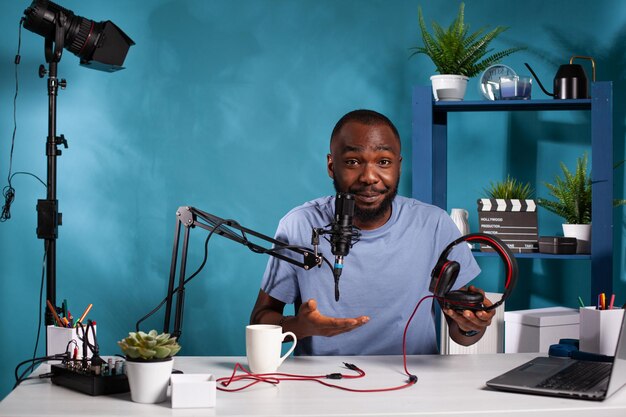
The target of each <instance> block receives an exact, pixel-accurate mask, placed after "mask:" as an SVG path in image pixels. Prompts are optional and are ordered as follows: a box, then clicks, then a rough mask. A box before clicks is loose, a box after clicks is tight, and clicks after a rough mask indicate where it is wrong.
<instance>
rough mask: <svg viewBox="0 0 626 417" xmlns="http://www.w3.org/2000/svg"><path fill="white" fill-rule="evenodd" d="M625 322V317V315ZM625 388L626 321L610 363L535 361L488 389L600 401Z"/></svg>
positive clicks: (499, 377)
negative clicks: (613, 357)
mask: <svg viewBox="0 0 626 417" xmlns="http://www.w3.org/2000/svg"><path fill="white" fill-rule="evenodd" d="M625 318H626V314H625ZM625 384H626V319H623V320H622V326H621V329H620V334H619V338H618V341H617V348H616V351H615V359H614V360H613V362H612V363H611V362H598V361H592V360H577V359H571V358H559V357H537V358H535V359H533V360H531V361H528V362H526V363H525V364H523V365H521V366H518V367H517V368H515V369H512V370H510V371H509V372H506V373H504V374H502V375H500V376H498V377H496V378H493V379H491V380H489V381H487V386H488V387H490V388H494V389H497V390H502V391H510V392H520V393H527V394H538V395H550V396H554V397H566V398H578V399H584V400H596V401H602V400H604V399H605V398H607V397H609V396H610V395H612V394H613V393H615V392H616V391H617V390H619V389H620V388H621V387H622V386H624V385H625Z"/></svg>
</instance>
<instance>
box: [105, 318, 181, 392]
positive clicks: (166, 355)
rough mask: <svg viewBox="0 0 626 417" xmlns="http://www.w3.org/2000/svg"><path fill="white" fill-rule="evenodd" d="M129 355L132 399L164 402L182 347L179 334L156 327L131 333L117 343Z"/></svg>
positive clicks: (128, 366)
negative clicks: (177, 336)
mask: <svg viewBox="0 0 626 417" xmlns="http://www.w3.org/2000/svg"><path fill="white" fill-rule="evenodd" d="M117 344H118V345H119V347H120V348H121V349H122V352H123V353H124V355H126V375H127V376H128V385H129V386H130V398H131V399H132V400H133V401H134V402H138V403H150V404H153V403H160V402H163V401H165V400H166V399H167V386H168V384H169V380H170V376H171V374H172V369H173V365H174V361H173V360H172V357H173V356H174V355H176V354H177V353H178V351H179V350H180V345H179V344H178V343H177V342H176V338H175V337H171V336H170V335H169V334H168V333H160V334H159V333H158V332H157V331H156V330H150V332H148V333H144V332H130V333H128V337H126V338H125V339H122V340H120V341H119V342H117Z"/></svg>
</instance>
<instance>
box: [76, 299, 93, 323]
mask: <svg viewBox="0 0 626 417" xmlns="http://www.w3.org/2000/svg"><path fill="white" fill-rule="evenodd" d="M91 307H93V304H89V305H88V306H87V308H86V309H85V312H84V313H83V315H82V316H80V318H79V319H78V321H77V322H76V325H78V324H80V323H82V322H83V320H85V317H87V314H88V313H89V310H91Z"/></svg>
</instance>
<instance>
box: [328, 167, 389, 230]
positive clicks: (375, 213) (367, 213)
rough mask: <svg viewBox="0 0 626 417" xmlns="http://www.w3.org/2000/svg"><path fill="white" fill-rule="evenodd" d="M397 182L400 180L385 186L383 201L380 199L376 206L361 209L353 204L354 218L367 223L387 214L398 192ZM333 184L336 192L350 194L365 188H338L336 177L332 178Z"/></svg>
mask: <svg viewBox="0 0 626 417" xmlns="http://www.w3.org/2000/svg"><path fill="white" fill-rule="evenodd" d="M399 182H400V180H399V179H398V181H397V182H396V185H395V186H394V187H393V188H387V187H385V191H384V194H385V198H384V199H383V201H381V203H380V204H379V205H378V207H372V208H365V209H363V208H360V207H359V206H358V205H356V204H355V206H354V219H355V220H357V221H358V222H359V223H369V222H373V221H376V220H380V219H382V218H383V217H385V215H386V214H387V211H388V210H390V209H391V204H392V203H393V199H394V198H396V195H397V194H398V184H399ZM333 185H334V186H335V191H337V192H338V193H341V192H348V193H350V194H358V193H359V192H362V191H364V190H365V189H366V188H356V187H353V188H349V189H348V191H343V190H339V186H338V184H337V179H336V178H333Z"/></svg>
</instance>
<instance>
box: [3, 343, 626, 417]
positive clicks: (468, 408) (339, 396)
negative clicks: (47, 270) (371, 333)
mask: <svg viewBox="0 0 626 417" xmlns="http://www.w3.org/2000/svg"><path fill="white" fill-rule="evenodd" d="M534 356H536V354H526V353H520V354H506V355H505V354H493V355H452V356H438V355H428V356H411V357H409V359H408V366H409V370H410V371H411V372H412V373H414V374H416V375H417V376H418V378H419V381H418V382H417V384H416V385H414V386H412V387H410V388H407V389H403V390H400V391H391V392H383V393H351V392H346V391H343V390H338V389H333V388H328V387H324V386H322V385H320V384H317V383H315V382H299V381H284V382H281V383H280V384H279V385H278V386H272V385H269V384H257V385H255V386H253V387H251V388H248V389H246V390H244V391H241V392H235V393H232V392H221V391H218V393H217V407H216V408H213V409H210V408H207V409H172V408H171V407H170V402H169V400H168V401H166V402H164V403H162V404H154V405H152V404H149V405H146V404H137V403H133V402H131V401H130V394H128V393H127V394H118V395H112V396H99V397H91V396H88V395H85V394H81V393H78V392H74V391H71V390H68V389H65V388H63V387H59V386H56V385H53V384H52V383H51V382H50V381H48V380H28V381H25V382H24V383H22V384H21V385H20V386H19V387H18V388H17V389H16V390H14V391H13V392H11V394H9V395H8V396H7V397H6V398H5V399H4V400H3V401H2V402H1V403H0V415H1V416H16V417H17V416H37V417H41V416H60V417H68V416H85V415H89V416H244V415H245V416H272V417H276V416H324V417H328V416H357V415H367V416H374V415H376V416H420V415H435V414H436V415H459V414H474V415H477V416H484V415H490V416H494V415H498V416H502V415H506V414H507V413H508V414H513V415H519V414H525V415H532V416H550V417H555V416H567V417H571V416H590V415H601V416H603V417H607V416H609V417H610V416H620V417H623V416H625V415H626V388H623V389H622V390H621V391H618V392H617V393H616V394H614V395H613V396H612V397H609V398H608V399H607V400H605V401H603V402H593V401H584V400H573V399H560V398H552V397H542V396H534V395H525V394H512V393H505V392H498V391H492V390H489V389H487V388H485V381H487V380H489V379H491V378H492V377H495V376H497V375H499V374H501V373H503V372H505V371H507V370H509V369H511V368H513V367H514V366H517V365H520V364H522V363H523V362H525V361H527V360H529V359H530V358H532V357H534ZM237 361H239V362H241V363H242V364H244V365H245V364H246V360H245V358H238V357H176V358H175V364H174V367H175V368H176V369H180V370H182V371H184V372H185V373H212V374H214V375H216V377H223V376H229V375H230V374H231V372H232V368H233V365H234V364H235V363H236V362H237ZM344 361H345V362H350V363H354V364H355V365H357V366H359V367H360V368H361V369H363V370H364V371H365V372H366V373H367V375H366V377H365V378H361V379H354V380H341V381H331V382H337V383H339V384H345V385H346V386H349V387H352V388H361V389H366V388H381V387H386V386H396V385H400V384H401V383H402V382H403V381H405V380H406V376H405V375H404V374H403V372H402V369H403V368H402V358H401V357H399V356H369V357H364V356H363V357H358V356H357V357H319V356H318V357H292V358H289V359H288V360H286V361H285V362H284V363H283V365H282V366H281V368H280V371H281V372H291V373H301V374H310V375H312V374H327V373H333V372H344V373H348V371H345V370H344V369H342V364H343V362H344ZM45 367H46V365H43V366H42V368H45ZM38 371H44V372H45V371H46V369H39V370H38Z"/></svg>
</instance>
